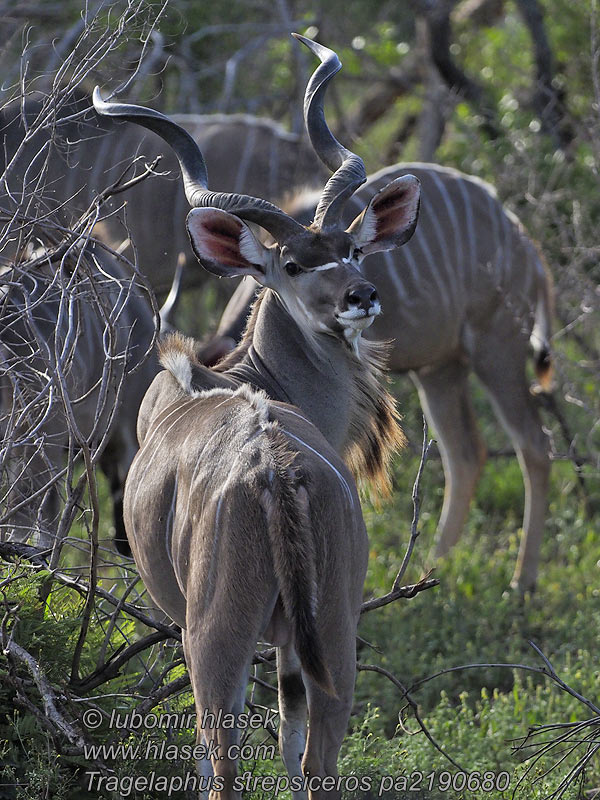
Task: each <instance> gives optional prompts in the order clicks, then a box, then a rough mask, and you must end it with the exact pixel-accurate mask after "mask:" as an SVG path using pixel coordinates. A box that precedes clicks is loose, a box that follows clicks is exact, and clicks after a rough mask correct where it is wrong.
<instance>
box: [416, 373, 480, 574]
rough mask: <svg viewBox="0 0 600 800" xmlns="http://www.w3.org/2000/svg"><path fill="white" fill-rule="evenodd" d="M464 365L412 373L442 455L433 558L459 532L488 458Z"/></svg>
mask: <svg viewBox="0 0 600 800" xmlns="http://www.w3.org/2000/svg"><path fill="white" fill-rule="evenodd" d="M468 375H469V370H468V367H467V365H465V364H462V363H459V362H457V361H453V362H451V363H448V364H444V365H443V366H441V367H438V368H435V369H430V370H427V371H426V370H423V371H422V372H420V373H419V374H416V375H415V374H413V376H412V377H413V380H414V381H415V383H416V385H417V388H418V390H419V397H420V399H421V406H422V407H423V410H424V412H425V416H426V417H427V420H428V422H429V424H430V425H431V426H432V428H433V429H434V433H435V436H436V439H437V442H438V446H439V449H440V453H441V456H442V465H443V467H444V478H445V489H444V504H443V507H442V514H441V517H440V521H439V523H438V528H437V533H436V547H435V556H436V558H440V557H441V556H444V555H446V554H447V553H448V551H449V550H450V548H451V547H453V546H454V545H455V544H456V542H457V541H458V538H459V536H460V534H461V531H462V529H463V526H464V524H465V520H466V518H467V514H468V513H469V506H470V504H471V500H472V498H473V494H474V492H475V486H476V485H477V481H478V479H479V476H480V475H481V470H482V469H483V465H484V463H485V459H486V449H485V444H484V442H483V439H482V438H481V435H480V433H479V430H478V427H477V421H476V419H475V413H474V411H473V406H472V402H471V396H470V392H469V386H468Z"/></svg>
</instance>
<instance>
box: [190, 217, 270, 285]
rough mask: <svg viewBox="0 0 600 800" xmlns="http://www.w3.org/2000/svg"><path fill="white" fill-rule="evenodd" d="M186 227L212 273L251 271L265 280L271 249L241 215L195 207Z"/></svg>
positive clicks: (231, 274) (227, 275)
mask: <svg viewBox="0 0 600 800" xmlns="http://www.w3.org/2000/svg"><path fill="white" fill-rule="evenodd" d="M186 227H187V231H188V234H189V237H190V241H191V243H192V249H193V250H194V253H195V254H196V257H197V258H198V260H199V261H200V263H201V264H202V266H203V267H204V269H206V270H208V271H209V272H211V273H212V274H213V275H218V277H220V278H235V277H237V276H239V275H251V276H252V277H253V278H254V279H255V280H257V281H258V282H259V283H261V284H263V283H264V280H265V272H266V268H267V263H268V249H267V248H266V247H265V246H264V245H263V244H261V242H259V241H258V239H257V238H256V237H255V236H254V234H253V233H252V231H251V230H250V228H249V227H248V225H246V224H245V223H244V222H242V220H241V219H239V217H236V216H234V215H233V214H229V213H228V212H227V211H221V210H220V209H218V208H193V209H192V210H191V211H190V213H189V214H188V216H187V220H186Z"/></svg>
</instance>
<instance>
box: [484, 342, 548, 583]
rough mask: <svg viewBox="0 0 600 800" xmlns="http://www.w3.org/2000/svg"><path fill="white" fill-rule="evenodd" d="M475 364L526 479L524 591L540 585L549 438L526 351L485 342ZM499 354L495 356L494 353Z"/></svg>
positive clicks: (520, 576)
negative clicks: (527, 370)
mask: <svg viewBox="0 0 600 800" xmlns="http://www.w3.org/2000/svg"><path fill="white" fill-rule="evenodd" d="M482 352H486V353H487V354H488V358H487V359H485V358H481V359H479V360H478V361H477V362H476V364H475V370H476V373H477V375H478V376H479V378H480V379H481V381H482V383H483V384H484V386H485V388H486V389H487V392H488V394H489V396H490V400H491V402H492V405H493V406H494V409H495V411H496V412H497V414H498V417H499V419H500V421H501V422H502V424H503V425H504V427H505V428H506V431H507V433H508V435H509V436H510V438H511V441H512V443H513V446H514V448H515V450H516V452H517V457H518V459H519V465H520V467H521V472H522V473H523V481H524V484H525V514H524V517H523V535H522V538H521V546H520V549H519V556H518V559H517V565H516V568H515V572H514V575H513V579H512V581H511V586H512V587H513V588H514V589H518V590H519V591H520V592H521V593H523V592H526V591H530V590H532V589H533V588H534V587H535V582H536V578H537V571H538V562H539V552H540V546H541V543H542V536H543V533H544V524H545V520H546V511H547V496H548V485H549V481H550V455H549V446H548V439H547V437H546V434H545V433H544V431H543V429H542V424H541V420H540V416H539V411H538V406H537V402H536V400H535V398H534V397H533V395H532V394H531V391H530V389H529V385H528V382H527V378H526V374H525V359H526V351H525V349H524V348H523V350H522V351H521V352H519V353H516V354H515V353H514V352H505V351H502V350H498V348H496V349H495V351H491V350H487V349H486V348H483V350H482ZM490 352H494V358H492V359H489V353H490Z"/></svg>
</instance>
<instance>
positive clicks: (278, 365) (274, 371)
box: [248, 291, 356, 453]
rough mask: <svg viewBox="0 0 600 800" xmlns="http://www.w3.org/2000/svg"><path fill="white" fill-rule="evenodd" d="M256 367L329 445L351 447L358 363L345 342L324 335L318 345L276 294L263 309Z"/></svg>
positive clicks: (269, 294)
mask: <svg viewBox="0 0 600 800" xmlns="http://www.w3.org/2000/svg"><path fill="white" fill-rule="evenodd" d="M252 349H253V350H254V354H255V356H257V358H256V357H254V358H253V353H252V351H250V353H249V354H248V357H249V359H253V365H254V366H255V367H256V369H257V370H258V371H259V372H260V373H261V375H263V376H264V377H265V378H266V379H268V380H272V381H273V383H272V385H273V394H277V399H278V400H283V401H286V402H289V403H292V404H293V405H296V406H298V407H299V408H300V409H301V411H302V412H303V413H304V414H305V415H306V417H307V418H308V419H309V420H310V421H311V422H312V423H313V424H314V425H315V426H316V427H317V428H319V430H320V431H321V433H322V434H323V435H324V436H325V438H326V439H327V440H328V441H329V442H330V444H331V445H332V446H333V447H334V448H335V449H336V450H337V451H338V452H340V453H341V452H342V451H343V450H344V449H345V446H346V445H347V442H348V437H349V427H350V420H351V406H352V402H353V397H354V396H355V392H353V373H354V364H353V362H356V359H355V358H354V357H353V356H352V354H351V352H350V350H349V349H348V348H347V346H346V345H345V343H343V342H341V341H340V340H339V339H337V338H336V337H334V336H327V335H323V334H319V335H318V336H317V340H316V342H313V341H311V340H310V338H308V337H307V336H305V335H304V334H303V332H302V331H301V329H300V328H299V326H298V325H297V323H296V322H295V321H294V320H293V318H292V317H291V316H290V314H289V313H288V311H287V310H286V309H285V308H284V306H283V304H282V303H281V301H280V300H279V298H278V297H277V295H276V294H275V293H274V292H271V291H269V292H267V293H266V296H265V298H264V299H263V302H262V303H261V305H260V308H259V310H258V316H257V319H256V326H255V329H254V336H253V341H252Z"/></svg>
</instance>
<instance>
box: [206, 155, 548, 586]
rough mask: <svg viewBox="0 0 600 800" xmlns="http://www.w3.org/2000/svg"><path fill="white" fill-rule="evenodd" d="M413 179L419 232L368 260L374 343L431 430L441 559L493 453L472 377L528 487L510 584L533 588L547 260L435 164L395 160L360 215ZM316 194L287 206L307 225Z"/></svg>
mask: <svg viewBox="0 0 600 800" xmlns="http://www.w3.org/2000/svg"><path fill="white" fill-rule="evenodd" d="M407 173H411V174H413V175H415V176H416V177H417V178H418V179H419V180H420V181H421V184H422V187H423V191H422V202H421V212H420V218H419V220H420V221H419V226H418V228H417V231H416V234H415V235H414V236H413V238H412V239H411V241H410V242H408V243H407V245H406V246H405V247H403V248H401V249H400V250H397V251H395V252H393V253H383V254H381V255H378V256H377V257H376V258H373V259H370V260H369V261H367V262H366V263H365V266H364V274H365V277H367V278H368V279H370V280H373V281H374V282H376V284H377V287H378V289H379V290H380V294H381V296H382V297H384V298H385V299H386V303H385V309H386V313H385V314H384V315H383V316H382V317H380V318H378V319H377V321H376V323H375V324H374V325H373V326H372V328H370V329H369V331H368V332H367V334H366V335H367V336H368V337H369V338H374V339H390V340H392V342H393V346H392V350H391V353H390V358H389V366H390V368H391V369H392V370H394V371H396V372H401V373H403V372H409V374H410V376H411V378H412V379H413V381H414V383H415V384H416V386H417V388H418V390H419V396H420V399H421V404H422V406H423V409H424V411H425V414H426V416H427V418H428V420H429V423H430V424H431V426H432V427H433V428H434V430H435V434H436V438H437V441H438V444H439V447H440V451H441V455H442V462H443V467H444V475H445V480H446V486H445V493H444V505H443V509H442V514H441V518H440V521H439V525H438V531H437V545H436V554H437V555H438V556H442V555H444V554H445V553H446V552H447V551H448V550H449V549H450V547H452V545H454V544H455V543H456V541H457V539H458V537H459V535H460V532H461V530H462V528H463V525H464V522H465V519H466V517H467V514H468V509H469V505H470V502H471V499H472V497H473V494H474V492H475V487H476V484H477V481H478V478H479V476H480V474H481V470H482V468H483V464H484V462H485V458H486V448H485V443H484V441H483V439H482V437H481V435H480V433H479V430H478V426H477V421H476V416H475V413H474V410H473V405H472V401H471V393H470V391H469V386H468V377H469V373H471V372H474V373H475V374H476V375H477V377H478V378H479V379H480V380H481V382H482V383H483V385H484V387H485V389H486V391H487V393H488V395H489V397H490V400H491V402H492V405H493V407H494V410H495V412H496V414H497V415H498V417H499V419H500V421H501V422H502V423H503V425H504V427H505V428H506V431H507V432H508V434H509V436H510V438H511V441H512V443H513V445H514V447H515V450H516V452H517V456H518V459H519V463H520V466H521V471H522V473H523V479H524V483H525V514H524V520H523V536H522V539H521V547H520V552H519V557H518V561H517V565H516V568H515V573H514V577H513V581H512V583H513V586H516V587H518V588H519V589H520V590H522V591H525V590H528V589H531V588H533V586H534V585H535V580H536V575H537V567H538V558H539V548H540V543H541V539H542V535H543V528H544V519H545V512H546V506H547V491H548V481H549V472H550V461H549V445H548V441H547V438H546V435H545V433H544V431H543V429H542V425H541V421H540V417H539V413H538V404H537V402H536V399H535V397H534V396H532V394H531V392H530V389H529V380H528V378H527V374H526V366H527V361H528V356H529V353H530V350H531V346H533V356H534V363H535V369H536V372H537V375H538V379H539V381H540V384H541V386H542V388H544V389H549V388H550V379H551V364H550V355H549V342H550V337H551V316H552V286H551V281H550V278H549V275H548V273H547V271H546V269H545V267H544V264H543V261H542V259H541V256H540V253H539V251H538V249H537V247H536V246H535V245H534V243H533V242H532V241H531V240H530V239H529V238H528V236H527V235H526V233H525V231H524V230H523V228H522V226H521V224H520V223H519V221H518V220H517V219H516V217H515V216H514V215H513V214H512V213H510V212H509V211H507V210H506V209H504V208H503V207H502V205H501V204H500V202H499V201H498V200H497V198H496V195H495V192H494V190H493V188H492V187H491V186H489V185H488V184H485V183H483V182H482V181H480V180H477V179H475V178H472V177H470V176H468V175H464V174H463V173H460V172H458V171H457V170H454V169H446V168H443V167H439V166H437V165H434V164H420V163H414V164H398V165H396V166H394V167H390V168H388V169H385V170H382V171H380V172H378V173H376V174H375V175H373V176H371V177H370V178H369V180H368V181H367V183H366V184H365V185H364V186H363V187H361V189H360V190H359V191H358V192H357V193H356V194H355V195H354V196H353V197H352V198H351V200H350V202H349V204H348V207H347V210H346V212H345V221H346V222H348V223H349V222H350V221H351V218H352V215H353V214H354V213H356V210H357V209H358V208H360V207H362V206H363V205H364V204H365V203H366V202H368V200H369V199H370V198H371V197H372V196H373V195H374V194H375V193H376V192H377V191H378V190H379V189H380V188H381V187H382V186H384V185H385V184H386V183H388V182H389V181H390V180H393V179H394V178H397V177H398V176H400V175H403V174H407ZM317 201H318V197H317V196H316V195H315V194H312V193H309V194H304V195H300V196H299V197H297V198H296V199H295V201H294V202H293V207H292V208H291V209H290V212H291V213H292V216H294V217H295V218H296V219H299V220H302V221H305V222H306V221H307V220H310V219H312V216H313V214H314V209H315V207H316V203H317ZM256 288H257V287H256V283H255V282H253V281H252V280H251V279H246V280H245V281H244V282H243V283H242V284H240V286H239V287H238V289H237V290H236V292H235V293H234V295H233V296H232V298H231V300H230V302H229V304H228V306H227V308H226V309H225V312H224V314H223V317H222V318H221V321H220V323H219V327H218V331H217V341H215V342H214V343H213V347H214V348H215V349H217V346H218V341H219V340H220V341H221V342H222V343H223V344H224V345H226V344H227V342H229V341H231V340H238V339H239V338H240V336H241V333H242V331H243V329H244V326H245V323H246V318H247V316H248V313H249V309H250V305H251V303H252V301H253V299H254V297H255V290H256Z"/></svg>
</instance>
